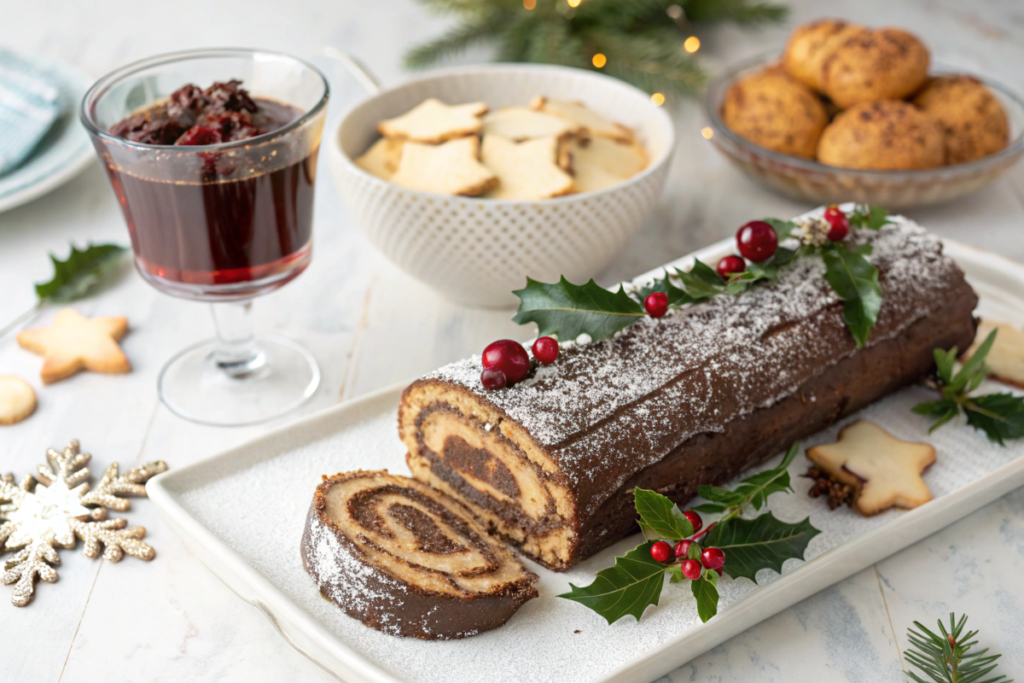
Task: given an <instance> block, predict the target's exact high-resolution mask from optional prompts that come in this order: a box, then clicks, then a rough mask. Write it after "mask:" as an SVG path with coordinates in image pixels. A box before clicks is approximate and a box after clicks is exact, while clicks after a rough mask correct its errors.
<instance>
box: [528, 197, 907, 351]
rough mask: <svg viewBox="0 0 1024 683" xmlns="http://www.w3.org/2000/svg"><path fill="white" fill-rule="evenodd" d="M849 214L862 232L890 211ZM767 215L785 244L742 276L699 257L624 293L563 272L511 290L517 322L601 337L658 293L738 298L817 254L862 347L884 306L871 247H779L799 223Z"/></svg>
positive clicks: (687, 300) (566, 334) (688, 298)
mask: <svg viewBox="0 0 1024 683" xmlns="http://www.w3.org/2000/svg"><path fill="white" fill-rule="evenodd" d="M848 219H849V221H850V226H851V227H853V228H859V229H863V230H878V229H880V228H881V227H882V226H883V225H885V224H887V223H889V222H891V221H890V220H889V214H888V212H886V210H885V209H883V208H881V207H868V206H865V205H857V206H856V207H855V208H854V210H853V211H852V212H851V213H850V214H849V215H848ZM764 220H765V222H767V223H769V224H770V225H771V226H772V227H773V228H774V229H775V233H776V236H777V238H778V242H779V244H780V246H779V247H778V248H777V249H776V251H775V254H773V255H772V257H771V258H769V259H767V260H766V261H762V262H760V263H750V264H748V265H747V269H746V270H745V271H744V272H742V273H736V274H733V275H732V276H730V277H729V278H723V277H722V276H720V275H719V274H718V273H717V272H715V270H714V269H713V268H711V267H710V266H709V265H707V264H706V263H703V262H701V261H700V260H699V259H697V260H695V261H694V264H693V267H692V268H690V270H689V271H683V270H680V269H678V268H674V269H672V271H671V272H669V271H668V270H666V271H665V274H664V276H663V277H662V278H660V279H656V280H654V281H653V282H651V283H650V284H648V285H646V286H644V287H640V288H639V289H637V290H636V291H634V292H632V293H628V292H626V290H625V288H624V287H623V286H622V285H620V286H619V288H618V290H616V291H609V290H607V289H604V288H603V287H601V286H600V285H598V284H597V283H596V282H594V280H590V281H589V282H587V283H586V284H584V285H574V284H572V283H571V282H569V281H568V280H566V279H565V278H564V277H562V278H561V279H560V280H559V282H558V283H555V284H546V283H543V282H538V281H536V280H531V279H527V281H526V287H525V288H523V289H520V290H517V291H515V292H513V294H515V295H516V296H518V297H519V310H518V311H517V312H516V315H515V317H514V318H513V320H514V321H515V322H517V323H519V324H521V325H523V324H526V323H530V322H535V323H537V325H538V327H539V328H540V330H539V333H538V334H539V335H540V336H556V337H558V338H560V339H567V340H571V339H575V338H577V337H578V336H579V335H581V334H587V335H588V336H589V337H590V339H591V340H592V341H600V340H602V339H609V338H611V337H612V336H613V335H614V334H615V333H616V332H618V331H619V330H622V329H624V328H626V327H629V326H630V325H632V324H633V323H635V322H636V321H637V320H639V319H640V318H642V317H644V316H645V315H647V314H646V312H645V311H644V308H643V306H642V305H641V302H642V301H643V300H644V299H645V298H646V297H647V296H648V295H650V294H651V293H653V292H662V293H663V294H665V295H666V297H667V298H668V304H669V307H671V308H679V307H681V306H687V305H691V304H695V303H699V302H701V301H706V300H707V299H710V298H711V297H714V296H718V295H720V294H724V295H729V296H736V295H738V294H741V293H743V292H744V291H746V290H747V289H748V288H750V287H752V286H754V285H755V284H757V283H758V282H761V281H764V280H769V281H774V280H778V278H779V273H780V272H781V271H782V269H783V268H785V267H786V266H788V265H790V264H791V263H793V262H794V261H796V260H797V259H798V258H806V257H818V258H821V259H822V260H823V261H824V263H825V280H826V282H828V284H829V286H831V288H832V290H833V291H834V292H835V293H836V295H837V296H838V297H839V298H840V299H841V300H842V301H843V319H844V320H845V322H846V326H847V328H848V329H849V330H850V333H851V334H852V335H853V338H854V340H855V341H856V343H857V347H858V348H861V347H863V346H864V345H865V344H866V343H867V339H868V336H869V335H870V334H871V330H872V328H874V326H875V323H876V322H877V321H878V312H879V310H880V309H881V307H882V289H881V286H880V285H879V283H878V269H877V268H876V267H875V266H873V265H872V264H871V263H870V262H868V260H867V257H868V256H870V255H871V246H870V245H857V244H854V243H853V242H852V241H850V240H842V241H839V242H827V243H826V244H822V245H813V244H803V245H801V246H799V247H797V248H795V249H790V248H787V247H783V246H781V244H782V243H783V242H785V241H786V240H788V239H789V238H790V237H791V235H792V233H793V231H794V230H797V229H798V228H799V227H800V226H798V225H797V224H796V223H794V222H793V221H782V220H779V219H776V218H766V219H764Z"/></svg>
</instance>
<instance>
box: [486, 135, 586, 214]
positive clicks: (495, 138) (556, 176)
mask: <svg viewBox="0 0 1024 683" xmlns="http://www.w3.org/2000/svg"><path fill="white" fill-rule="evenodd" d="M481 157H482V159H483V162H484V165H486V166H487V168H489V169H491V170H492V171H494V173H495V175H497V176H498V180H499V183H498V185H497V186H496V187H494V188H493V189H491V190H490V191H489V192H488V193H487V195H486V196H487V197H490V198H492V199H550V198H551V197H561V196H562V195H566V194H569V193H570V192H574V191H575V190H576V185H575V183H574V182H573V179H572V176H571V175H569V174H568V173H566V172H565V171H564V170H562V169H561V168H559V166H558V163H557V161H558V138H557V137H555V136H553V135H552V136H550V137H546V138H538V139H536V140H527V141H526V142H513V141H512V140H509V139H508V138H503V137H501V136H500V135H488V136H486V137H484V142H483V150H482V152H481Z"/></svg>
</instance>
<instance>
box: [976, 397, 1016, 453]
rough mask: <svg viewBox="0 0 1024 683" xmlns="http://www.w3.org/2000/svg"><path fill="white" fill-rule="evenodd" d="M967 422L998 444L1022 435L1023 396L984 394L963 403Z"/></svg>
mask: <svg viewBox="0 0 1024 683" xmlns="http://www.w3.org/2000/svg"><path fill="white" fill-rule="evenodd" d="M964 412H965V413H966V414H967V424H969V425H971V426H972V427H974V428H975V429H980V430H982V431H983V432H985V435H986V436H988V438H989V439H990V440H992V441H995V442H996V443H998V444H999V445H1000V446H1005V445H1006V444H1005V443H1004V441H1005V440H1006V439H1019V438H1021V437H1024V398H1021V397H1020V396H1014V395H1013V394H1007V393H1002V394H986V395H985V396H978V397H977V398H972V399H970V400H968V401H967V402H966V403H964Z"/></svg>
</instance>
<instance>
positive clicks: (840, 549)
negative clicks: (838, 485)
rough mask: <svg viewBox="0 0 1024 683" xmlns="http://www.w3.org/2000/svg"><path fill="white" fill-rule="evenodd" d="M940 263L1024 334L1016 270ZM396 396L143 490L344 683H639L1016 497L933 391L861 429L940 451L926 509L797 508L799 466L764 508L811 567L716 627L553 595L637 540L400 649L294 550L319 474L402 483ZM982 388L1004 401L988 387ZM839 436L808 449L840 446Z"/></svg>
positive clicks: (744, 593) (303, 425)
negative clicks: (864, 513)
mask: <svg viewBox="0 0 1024 683" xmlns="http://www.w3.org/2000/svg"><path fill="white" fill-rule="evenodd" d="M731 244H732V240H728V241H723V242H720V243H718V244H715V245H712V246H711V247H708V248H707V249H704V250H701V251H700V252H697V253H696V254H694V255H691V256H690V257H687V258H684V259H680V260H679V261H677V262H674V263H672V264H669V265H670V266H679V267H683V266H688V265H689V264H690V263H691V262H692V259H693V258H694V257H697V258H700V259H701V260H702V261H705V262H712V263H713V262H714V261H715V260H717V259H718V258H719V257H721V256H722V255H723V254H724V253H726V252H728V250H729V249H730V247H731ZM946 253H948V254H949V255H950V256H952V257H953V258H954V259H955V260H956V261H957V262H958V263H959V265H960V266H961V268H963V270H964V271H965V272H966V273H967V275H968V279H969V280H970V282H971V284H972V285H973V286H974V288H975V290H976V291H977V292H978V294H979V296H980V297H981V304H980V306H979V311H978V312H979V313H980V314H981V315H983V316H986V317H991V318H992V319H996V320H1003V321H1006V322H1010V323H1013V324H1015V325H1018V326H1019V325H1021V324H1024V267H1021V266H1019V265H1017V264H1014V263H1012V262H1010V261H1007V260H1005V259H1002V258H1000V257H998V256H996V255H993V254H990V253H986V252H981V251H978V250H975V249H973V248H970V247H966V246H964V245H960V244H956V243H953V242H949V241H947V242H946ZM659 273H660V269H659ZM650 275H651V274H648V275H646V276H641V277H640V278H637V281H642V280H644V279H649V277H650ZM987 384H988V383H987ZM402 388H404V386H400V387H393V388H390V389H385V390H383V391H380V392H378V393H375V394H372V395H370V396H367V397H365V398H361V399H358V400H355V401H350V402H347V403H343V404H340V405H338V406H335V407H333V408H330V409H328V410H325V411H322V412H320V413H317V414H315V415H312V416H310V417H307V418H304V419H302V420H299V421H296V422H294V423H292V424H290V425H287V426H285V427H282V428H280V429H277V430H275V431H273V432H270V433H268V434H266V435H265V436H262V437H260V438H258V439H256V440H254V441H251V442H250V443H248V444H246V445H243V446H240V447H238V448H234V449H232V450H230V451H227V452H225V453H221V454H220V455H217V456H214V457H211V458H209V459H207V460H204V461H202V462H199V463H196V464H194V465H191V466H189V467H184V468H181V469H178V470H171V471H169V472H167V473H165V474H163V475H161V476H159V477H157V478H155V479H153V480H151V481H150V482H149V484H148V486H147V489H148V491H149V494H150V497H151V498H152V499H153V501H154V502H155V503H156V504H157V505H158V506H159V508H160V510H161V512H162V513H163V514H164V516H165V517H166V519H167V521H168V522H169V523H170V524H171V526H172V527H173V528H174V529H175V530H176V531H177V532H178V533H179V534H181V536H182V537H183V538H184V539H185V541H186V542H187V543H188V545H189V546H190V547H191V548H192V550H193V551H194V552H195V553H196V554H197V555H198V556H199V558H200V559H201V560H202V561H203V562H204V563H205V564H206V565H207V566H208V567H209V568H210V569H211V570H212V571H213V572H214V573H216V574H217V576H219V577H220V578H221V579H222V580H223V581H224V582H225V583H226V584H227V585H228V586H229V587H231V588H232V589H233V590H234V591H235V592H236V593H237V594H238V595H239V596H240V597H241V598H243V599H244V600H246V601H248V602H250V603H252V604H254V605H256V606H257V607H259V608H260V609H261V610H263V612H264V613H266V615H267V616H268V617H269V618H270V619H271V621H272V622H273V623H274V624H275V626H276V627H277V628H278V629H279V630H280V632H281V634H282V635H283V636H284V637H285V638H287V639H288V641H289V642H290V643H291V644H292V645H293V646H294V647H296V648H297V649H298V650H299V651H301V652H303V653H304V654H305V655H306V656H308V657H310V658H311V659H313V660H314V661H316V662H318V663H319V664H321V665H322V666H323V667H324V668H326V669H327V670H328V671H330V672H332V673H334V674H335V675H336V676H337V677H338V678H340V679H342V680H344V681H349V682H350V683H363V682H370V681H372V682H384V681H388V682H390V681H398V680H406V681H412V682H416V683H458V682H461V681H474V682H476V681H481V680H487V681H492V682H495V683H498V682H503V681H531V682H536V683H540V682H542V681H637V682H641V683H646V682H648V681H651V680H653V679H655V678H657V677H658V676H660V675H662V674H664V673H667V672H668V671H671V670H672V669H673V668H675V667H677V666H680V665H681V664H684V663H685V662H687V661H689V660H690V659H692V658H694V657H695V656H697V655H699V654H701V653H702V652H704V651H706V650H708V649H710V648H712V647H714V646H715V645H717V644H719V643H721V642H723V641H725V640H727V639H728V638H730V637H732V636H733V635H735V634H737V633H740V632H741V631H743V630H745V629H747V628H749V627H750V626H752V625H754V624H756V623H758V622H760V621H762V620H764V619H766V618H768V617H770V616H772V615H773V614H775V613H777V612H779V611H781V610H783V609H785V608H786V607H788V606H790V605H793V604H795V603H797V602H799V601H800V600H803V599H804V598H806V597H808V596H810V595H812V594H814V593H816V592H817V591H820V590H821V589H823V588H825V587H827V586H829V585H831V584H833V583H835V582H837V581H840V580H842V579H844V578H846V577H848V576H850V575H852V574H854V573H856V572H858V571H860V570H862V569H864V568H865V567H867V566H870V565H871V564H873V563H875V562H877V561H879V560H881V559H882V558H884V557H886V556H887V555H890V554H892V553H895V552H897V551H899V550H901V549H902V548H905V547H906V546H908V545H910V544H912V543H914V542H916V541H918V540H920V539H922V538H924V537H925V536H928V535H929V534H932V533H934V532H935V531H937V530H939V529H941V528H942V527H944V526H946V525H948V524H950V523H952V522H953V521H955V520H957V519H959V518H961V517H963V516H964V515H966V514H968V513H970V512H971V511H973V510H976V509H977V508H979V507H981V506H983V505H985V504H986V503H989V502H990V501H992V500H995V499H996V498H998V497H1000V496H1002V495H1004V494H1006V493H1007V492H1009V491H1011V490H1013V489H1015V488H1017V487H1019V486H1022V485H1024V457H1021V456H1022V455H1024V447H1022V445H1021V444H1020V443H1016V444H1015V443H1012V442H1011V443H1010V445H1008V446H1007V447H1000V446H998V445H995V444H992V443H990V442H988V440H987V439H986V438H985V437H984V435H983V434H981V433H979V432H976V431H975V430H973V429H972V428H970V427H967V426H965V424H964V423H963V422H962V421H960V422H956V421H954V423H952V424H950V425H947V426H945V427H943V428H942V429H940V430H939V431H937V432H935V433H934V434H933V435H932V436H931V437H929V436H927V428H928V421H927V420H926V419H925V418H923V417H920V416H917V415H914V414H912V413H911V412H910V408H911V407H912V406H913V405H914V404H916V403H918V402H920V401H923V400H927V399H928V398H930V397H931V394H930V393H929V392H928V391H927V390H925V389H922V388H919V387H912V388H909V389H906V390H904V391H902V392H899V393H898V394H895V395H893V396H891V397H889V398H887V399H885V400H883V401H880V402H878V403H876V404H874V405H872V406H870V407H869V408H867V409H865V410H864V411H861V413H860V414H858V416H856V417H865V418H868V419H871V420H873V421H875V422H877V423H879V424H881V425H882V426H883V427H885V428H886V429H888V430H889V431H891V432H892V433H894V434H895V435H896V436H898V437H900V438H903V439H908V440H917V441H920V440H926V439H927V440H928V441H930V442H931V443H932V444H933V445H934V446H935V447H936V449H937V451H938V462H937V463H936V464H935V465H934V466H933V467H932V468H931V469H929V470H928V472H926V473H925V481H926V482H927V484H928V486H929V488H930V489H931V491H932V493H933V495H934V500H932V501H931V502H929V503H927V504H925V505H923V506H921V507H919V508H917V509H915V510H911V511H896V510H891V511H889V512H886V513H883V514H881V515H878V516H876V517H872V518H863V517H861V516H859V515H858V514H856V513H855V512H853V511H852V510H850V509H849V508H846V507H844V508H840V509H838V510H836V511H832V512H830V511H829V510H828V507H827V505H825V503H824V501H823V500H822V499H811V498H809V497H808V496H807V495H806V494H807V490H808V488H809V487H810V481H809V480H807V479H805V478H803V477H800V476H799V475H801V474H803V473H804V472H805V471H806V468H807V465H808V463H807V461H806V459H805V458H804V457H803V455H800V456H798V457H797V459H796V460H795V461H794V463H793V465H792V466H791V469H790V474H791V477H792V480H793V487H794V489H795V492H794V493H792V494H777V495H775V496H773V497H772V499H771V501H770V503H769V506H768V507H769V509H771V510H772V511H773V512H774V513H775V515H776V516H777V517H779V518H781V519H783V520H785V521H790V522H793V521H797V520H800V519H803V518H804V517H806V516H807V515H810V517H811V522H812V524H813V525H814V526H815V527H817V528H818V529H820V530H821V532H822V533H821V534H819V535H818V536H816V537H815V538H814V539H812V541H811V543H810V545H809V546H808V549H807V553H806V557H807V560H808V561H806V562H801V561H798V560H790V561H788V562H787V563H786V565H785V567H784V570H783V573H782V575H781V576H780V575H778V574H776V573H774V572H772V571H770V570H762V571H761V572H760V574H759V575H758V585H755V584H753V583H752V582H750V581H748V580H746V579H739V580H728V579H724V580H723V581H722V582H721V583H720V585H719V590H720V591H721V596H722V597H721V602H720V608H719V610H720V611H719V614H718V616H716V617H715V618H713V619H712V620H711V621H709V622H708V623H706V624H701V623H700V621H699V620H698V619H697V616H696V606H695V604H694V601H693V598H692V596H691V595H690V592H689V590H687V589H686V587H685V586H680V585H672V584H670V585H666V587H665V590H664V592H663V593H662V597H661V602H660V605H658V606H657V607H651V608H649V609H648V611H647V613H646V614H645V616H644V618H643V620H642V621H641V622H640V623H637V622H635V621H634V620H633V619H632V618H629V617H627V618H625V619H622V620H620V621H619V622H617V623H616V624H614V625H611V626H609V625H607V624H606V623H605V622H604V620H603V619H602V618H601V617H599V616H598V615H597V614H595V613H593V612H590V611H589V610H587V609H585V608H584V607H582V606H580V605H578V604H575V603H572V602H569V601H566V600H561V599H558V598H557V597H555V596H556V595H557V594H559V593H563V592H565V591H567V590H568V585H569V583H570V582H572V583H574V584H577V585H586V584H588V583H589V582H590V581H591V580H592V579H593V576H594V574H595V573H596V572H597V571H598V570H600V569H602V568H605V567H607V566H610V565H611V564H612V562H613V557H614V556H615V555H617V554H621V553H622V552H624V551H625V550H626V549H629V548H631V547H633V546H634V545H635V544H636V543H637V542H638V538H639V537H635V538H629V539H625V540H623V541H621V542H619V543H618V544H616V545H615V546H613V547H611V548H608V549H607V550H605V551H603V552H601V553H599V554H598V555H596V556H594V557H592V558H590V559H589V560H587V561H586V562H583V563H581V564H579V565H577V566H576V567H574V568H573V569H572V570H570V571H568V572H565V573H563V574H557V573H554V572H551V571H547V570H545V569H543V568H541V567H538V566H536V565H531V569H533V570H534V571H535V572H536V573H538V574H539V575H540V577H541V579H540V582H539V583H538V589H539V591H540V597H539V598H537V599H535V600H531V601H530V602H528V603H527V604H526V605H524V606H523V608H522V609H521V610H520V611H519V612H518V613H517V614H516V615H515V616H514V617H513V618H512V619H511V620H510V621H509V623H508V624H506V625H505V626H503V627H501V628H499V629H496V630H494V631H490V632H487V633H484V634H481V635H479V636H476V637H473V638H468V639H466V640H460V641H447V642H437V641H434V642H428V641H419V640H413V639H403V638H396V637H393V636H387V635H384V634H382V633H379V632H377V631H375V630H373V629H370V628H368V627H365V626H363V625H362V624H361V623H359V622H358V621H356V620H354V619H351V618H349V617H347V616H346V615H344V614H343V613H342V612H341V610H339V609H338V608H337V607H335V606H334V605H333V604H332V603H330V602H328V601H326V600H324V599H323V598H321V597H320V595H319V593H318V591H317V589H316V586H315V585H314V583H313V581H312V580H311V579H310V578H309V577H308V576H307V575H306V573H305V572H304V570H303V569H302V563H301V560H300V557H299V540H300V537H301V535H302V528H303V522H304V520H305V515H306V511H307V509H308V506H309V503H310V500H311V498H312V494H313V489H314V488H315V487H316V485H317V483H319V481H320V476H321V475H322V474H329V473H334V472H339V471H346V470H353V469H381V468H387V469H389V470H390V471H392V472H395V473H401V474H407V473H408V469H407V468H406V466H405V459H404V453H405V451H404V448H403V446H402V443H401V442H400V441H399V439H398V435H397V419H396V415H397V406H398V401H399V396H400V393H401V390H402ZM982 390H988V391H993V390H1002V391H1005V390H1006V389H1005V387H1002V385H995V384H991V385H990V386H987V385H983V386H982ZM852 419H856V418H850V419H847V420H844V421H843V423H844V424H845V423H848V422H850V421H852ZM838 427H839V425H837V426H834V427H832V428H830V429H828V430H825V431H823V432H821V433H819V434H817V435H815V436H814V437H812V438H811V439H808V440H806V441H805V442H804V443H803V444H802V446H804V447H806V446H811V445H814V444H815V443H821V442H825V441H829V440H834V439H835V436H836V432H837V431H838ZM777 462H778V458H776V459H775V460H774V461H772V462H770V463H767V464H766V467H768V466H771V465H773V464H775V463H777ZM748 475H749V473H748Z"/></svg>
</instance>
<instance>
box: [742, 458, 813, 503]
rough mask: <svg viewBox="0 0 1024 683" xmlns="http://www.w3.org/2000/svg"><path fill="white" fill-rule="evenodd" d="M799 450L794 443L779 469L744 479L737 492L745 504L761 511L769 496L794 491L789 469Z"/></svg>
mask: <svg viewBox="0 0 1024 683" xmlns="http://www.w3.org/2000/svg"><path fill="white" fill-rule="evenodd" d="M799 450H800V446H799V445H798V444H795V443H794V444H793V445H792V446H790V447H789V450H788V451H787V452H786V456H785V457H784V458H783V459H782V462H781V463H779V465H778V467H775V468H773V469H770V470H765V471H764V472H758V473H757V474H755V475H754V476H752V477H748V478H747V479H744V480H743V481H742V482H740V483H739V484H738V485H737V486H736V489H735V492H736V493H738V494H740V495H741V496H743V499H744V503H748V502H749V503H750V504H751V505H753V506H754V509H755V510H760V509H761V506H762V505H764V504H765V502H766V501H767V500H768V496H770V495H772V494H773V493H779V492H781V491H792V490H793V489H792V488H791V486H790V481H789V469H788V468H789V465H790V463H791V462H793V458H795V457H796V454H797V452H798V451H799Z"/></svg>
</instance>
